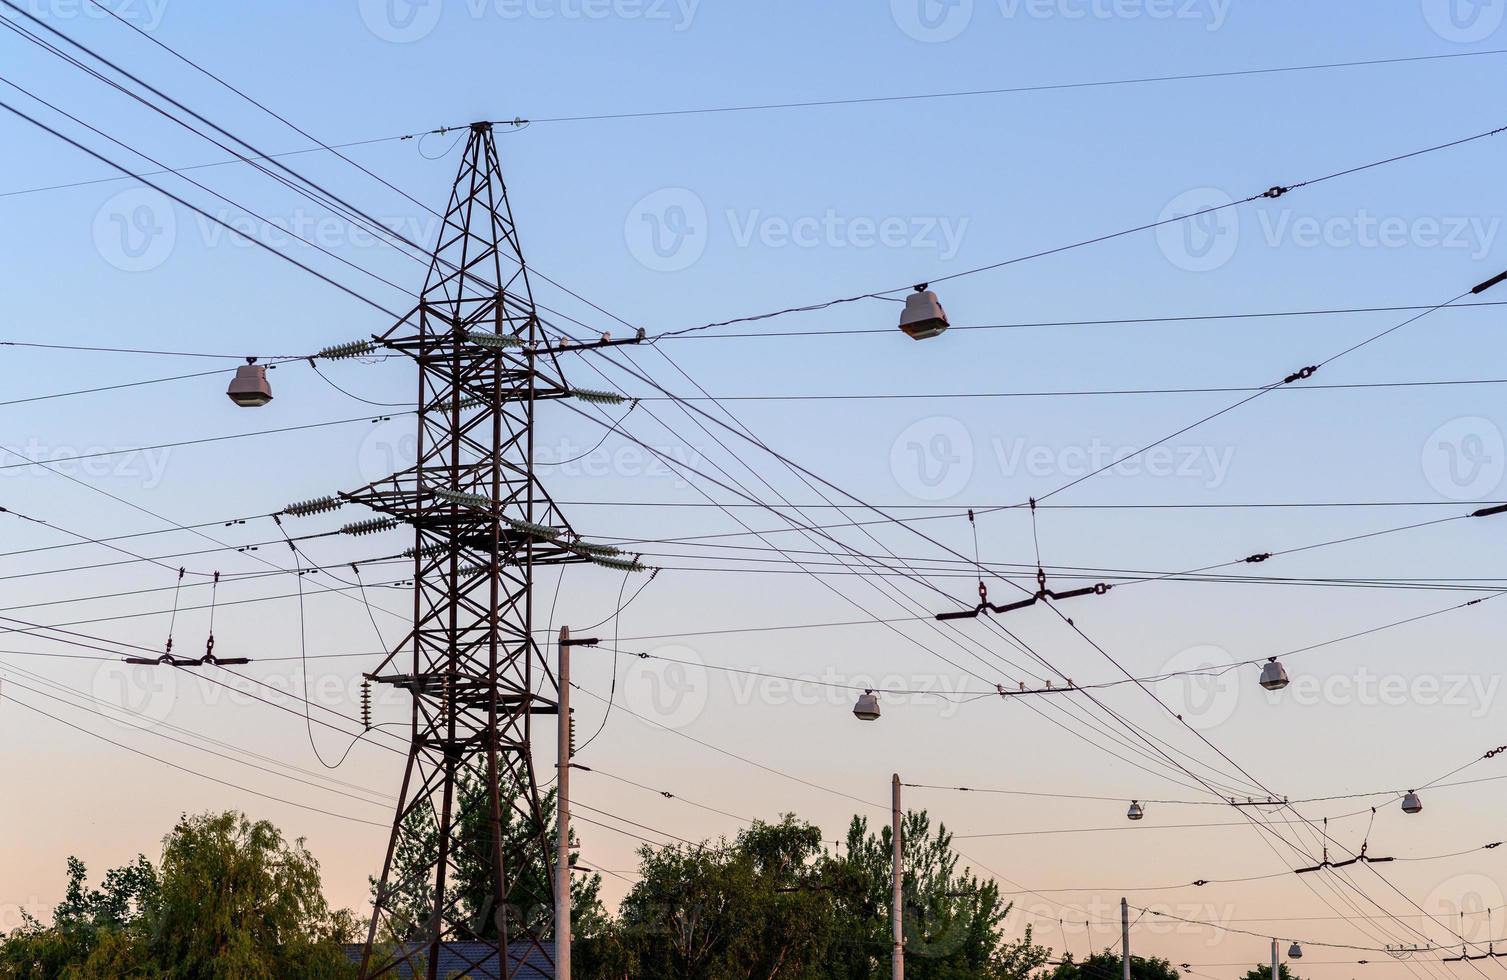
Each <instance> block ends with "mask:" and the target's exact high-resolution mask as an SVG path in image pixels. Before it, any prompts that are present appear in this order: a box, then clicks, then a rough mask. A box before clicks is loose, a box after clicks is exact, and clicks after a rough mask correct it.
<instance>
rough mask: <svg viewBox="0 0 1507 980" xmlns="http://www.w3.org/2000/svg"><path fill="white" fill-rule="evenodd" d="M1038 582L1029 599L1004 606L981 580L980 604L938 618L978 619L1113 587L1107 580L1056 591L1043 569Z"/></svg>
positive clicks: (1037, 579)
mask: <svg viewBox="0 0 1507 980" xmlns="http://www.w3.org/2000/svg"><path fill="white" fill-rule="evenodd" d="M1036 583H1037V586H1038V588H1037V590H1036V591H1035V592H1034V593H1032V594H1031V597H1030V598H1029V599H1022V600H1020V601H1019V602H1010V603H1006V604H1005V605H1003V606H999V605H995V604H994V603H992V602H990V601H989V588H988V586H986V585H985V584H984V583H983V582H980V583H979V604H978V605H977V606H975V607H973V608H972V609H965V610H962V611H961V612H946V613H937V617H936V618H937V619H938V620H941V621H943V622H946V621H948V620H953V619H977V618H978V617H979V616H982V615H983V614H984V613H986V612H992V613H1008V612H1014V611H1015V610H1017V609H1025V608H1026V607H1027V606H1034V605H1036V603H1038V602H1041V601H1042V600H1044V599H1053V600H1062V599H1077V598H1079V597H1081V596H1086V595H1103V594H1104V593H1106V592H1108V591H1109V590H1110V589H1111V588H1112V586H1110V585H1109V584H1108V583H1106V582H1099V583H1096V584H1094V585H1088V586H1084V587H1083V588H1081V589H1068V590H1067V591H1065V592H1056V591H1054V590H1052V589H1049V588H1047V587H1046V573H1045V572H1044V571H1042V570H1041V569H1037V570H1036Z"/></svg>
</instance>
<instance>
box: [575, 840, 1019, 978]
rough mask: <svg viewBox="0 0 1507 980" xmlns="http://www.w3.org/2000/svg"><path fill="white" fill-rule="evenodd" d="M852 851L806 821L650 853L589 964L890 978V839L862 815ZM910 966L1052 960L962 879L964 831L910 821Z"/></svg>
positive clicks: (1009, 970)
mask: <svg viewBox="0 0 1507 980" xmlns="http://www.w3.org/2000/svg"><path fill="white" fill-rule="evenodd" d="M845 852H846V853H845V854H844V855H842V856H834V855H832V854H830V853H828V852H827V851H826V850H825V849H824V847H823V839H822V835H821V831H820V830H819V829H818V828H817V827H814V826H812V825H810V824H807V823H804V822H802V821H800V820H798V819H796V818H795V817H794V816H789V815H787V816H785V817H784V818H783V819H782V820H781V821H780V822H778V823H772V824H769V823H755V824H754V825H753V826H752V827H750V828H749V829H747V830H745V831H743V832H742V833H740V834H739V835H738V836H737V837H736V838H734V839H733V840H731V841H728V840H722V841H719V842H717V843H716V844H712V845H707V844H700V845H697V844H676V845H672V846H669V847H664V848H659V849H655V848H652V847H643V848H641V849H640V852H639V854H640V859H641V863H640V872H641V873H642V875H643V877H642V878H641V879H640V880H639V882H638V883H637V884H636V885H635V886H634V887H633V889H632V891H630V892H629V894H628V897H627V898H625V899H624V901H623V904H622V908H621V910H620V916H619V918H618V920H617V921H616V922H615V923H614V924H613V927H612V928H610V929H608V930H606V931H604V932H603V933H602V934H601V935H599V936H598V937H597V938H596V939H595V940H594V941H592V942H590V943H588V944H585V946H584V948H583V949H582V951H581V953H579V954H578V957H577V961H576V962H577V965H578V967H579V968H580V971H581V975H582V976H583V977H593V978H600V980H624V978H632V977H642V976H656V977H658V976H673V977H684V978H690V980H732V978H739V980H751V978H761V980H774V978H781V980H784V978H791V980H882V978H884V977H888V976H889V973H890V949H891V941H890V925H889V921H890V861H891V857H890V836H889V829H888V828H884V829H883V830H882V831H881V832H880V833H879V834H871V833H869V831H868V826H867V824H866V823H865V822H864V821H863V820H861V819H855V820H854V822H853V825H852V826H851V827H850V829H849V832H848V840H847V846H846V848H845ZM905 856H906V864H907V872H906V876H905V879H904V894H905V909H906V912H905V929H906V943H907V945H906V969H907V974H908V975H909V976H912V977H914V978H917V980H977V978H990V980H1025V978H1027V977H1029V976H1030V974H1031V973H1032V971H1034V970H1036V969H1037V968H1039V967H1040V966H1041V965H1042V964H1043V963H1045V962H1046V958H1047V951H1046V950H1044V949H1042V948H1040V947H1038V946H1036V945H1034V944H1033V943H1032V942H1031V938H1030V934H1029V933H1027V935H1026V938H1025V939H1024V940H1023V941H1021V942H1018V943H1009V942H1006V941H1005V940H1004V938H1003V936H1002V933H1001V931H1000V926H1001V924H1002V922H1003V920H1004V917H1005V915H1006V913H1007V912H1008V911H1009V907H1008V906H1006V905H1003V904H1002V903H1001V901H1000V896H999V891H998V888H997V886H995V885H994V884H993V883H987V884H986V883H983V882H980V881H979V880H978V879H977V878H976V877H975V876H974V875H973V874H972V873H971V872H969V871H967V870H963V871H959V869H958V857H957V855H956V854H954V853H953V851H952V837H951V835H950V834H948V833H947V831H946V829H945V828H939V829H938V830H937V831H936V832H935V833H933V831H932V829H931V824H930V820H929V818H928V817H927V816H926V814H925V813H911V814H907V816H906V845H905Z"/></svg>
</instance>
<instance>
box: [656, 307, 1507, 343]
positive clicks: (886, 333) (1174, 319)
mask: <svg viewBox="0 0 1507 980" xmlns="http://www.w3.org/2000/svg"><path fill="white" fill-rule="evenodd" d="M1495 306H1507V301H1500V300H1483V301H1480V302H1475V303H1456V304H1454V305H1453V306H1451V307H1449V309H1450V310H1473V309H1477V308H1481V307H1495ZM1428 308H1429V307H1428V306H1422V305H1413V306H1352V307H1337V308H1335V307H1331V308H1325V309H1308V310H1278V311H1275V312H1264V313H1249V312H1244V313H1201V314H1168V315H1163V316H1140V317H1116V318H1111V319H1097V320H1038V321H1025V322H1019V323H986V324H973V325H968V324H959V325H957V326H951V327H948V328H947V332H948V333H949V334H951V333H955V332H957V331H973V330H1031V329H1038V328H1043V327H1105V326H1137V325H1144V324H1153V323H1202V322H1207V321H1211V320H1253V319H1274V318H1282V317H1327V316H1339V315H1345V314H1356V313H1416V312H1418V311H1420V310H1426V309H1428ZM850 335H851V336H854V337H860V336H883V337H893V336H894V335H895V329H894V328H893V327H874V328H859V329H847V330H770V331H763V332H756V333H754V332H751V333H699V334H681V335H679V336H676V337H665V338H663V339H665V340H743V339H754V338H761V337H781V338H798V337H845V336H850Z"/></svg>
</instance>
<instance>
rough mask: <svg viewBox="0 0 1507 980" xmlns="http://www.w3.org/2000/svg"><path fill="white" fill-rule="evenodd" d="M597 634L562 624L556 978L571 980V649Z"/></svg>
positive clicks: (589, 643)
mask: <svg viewBox="0 0 1507 980" xmlns="http://www.w3.org/2000/svg"><path fill="white" fill-rule="evenodd" d="M597 643H598V640H597V639H596V637H592V638H590V639H580V640H572V639H571V638H570V627H569V626H562V627H560V666H559V677H557V678H556V680H557V682H558V686H559V691H560V693H559V698H558V700H559V704H560V717H559V719H558V725H557V726H556V728H557V738H558V743H557V751H556V756H555V758H556V762H555V765H556V767H557V769H556V777H555V779H556V783H555V785H556V787H557V793H556V796H555V804H556V805H555V833H556V834H557V835H558V837H559V839H558V840H557V841H556V842H555V980H570V939H571V935H570V757H571V755H572V754H573V753H574V751H575V749H574V747H573V746H572V744H571V743H572V742H573V741H574V739H572V738H571V719H570V648H571V647H594V646H596V645H597Z"/></svg>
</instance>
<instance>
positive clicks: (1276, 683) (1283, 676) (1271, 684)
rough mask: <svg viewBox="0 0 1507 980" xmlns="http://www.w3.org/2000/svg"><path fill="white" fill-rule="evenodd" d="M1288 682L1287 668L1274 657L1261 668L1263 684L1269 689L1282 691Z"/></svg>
mask: <svg viewBox="0 0 1507 980" xmlns="http://www.w3.org/2000/svg"><path fill="white" fill-rule="evenodd" d="M1287 684H1288V681H1287V668H1285V667H1283V666H1282V665H1281V664H1279V663H1278V662H1277V658H1276V657H1273V658H1271V659H1270V660H1268V661H1267V662H1266V666H1265V667H1262V668H1261V686H1262V687H1264V688H1266V689H1267V690H1268V691H1280V690H1282V689H1283V688H1284V687H1286V686H1287Z"/></svg>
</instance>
